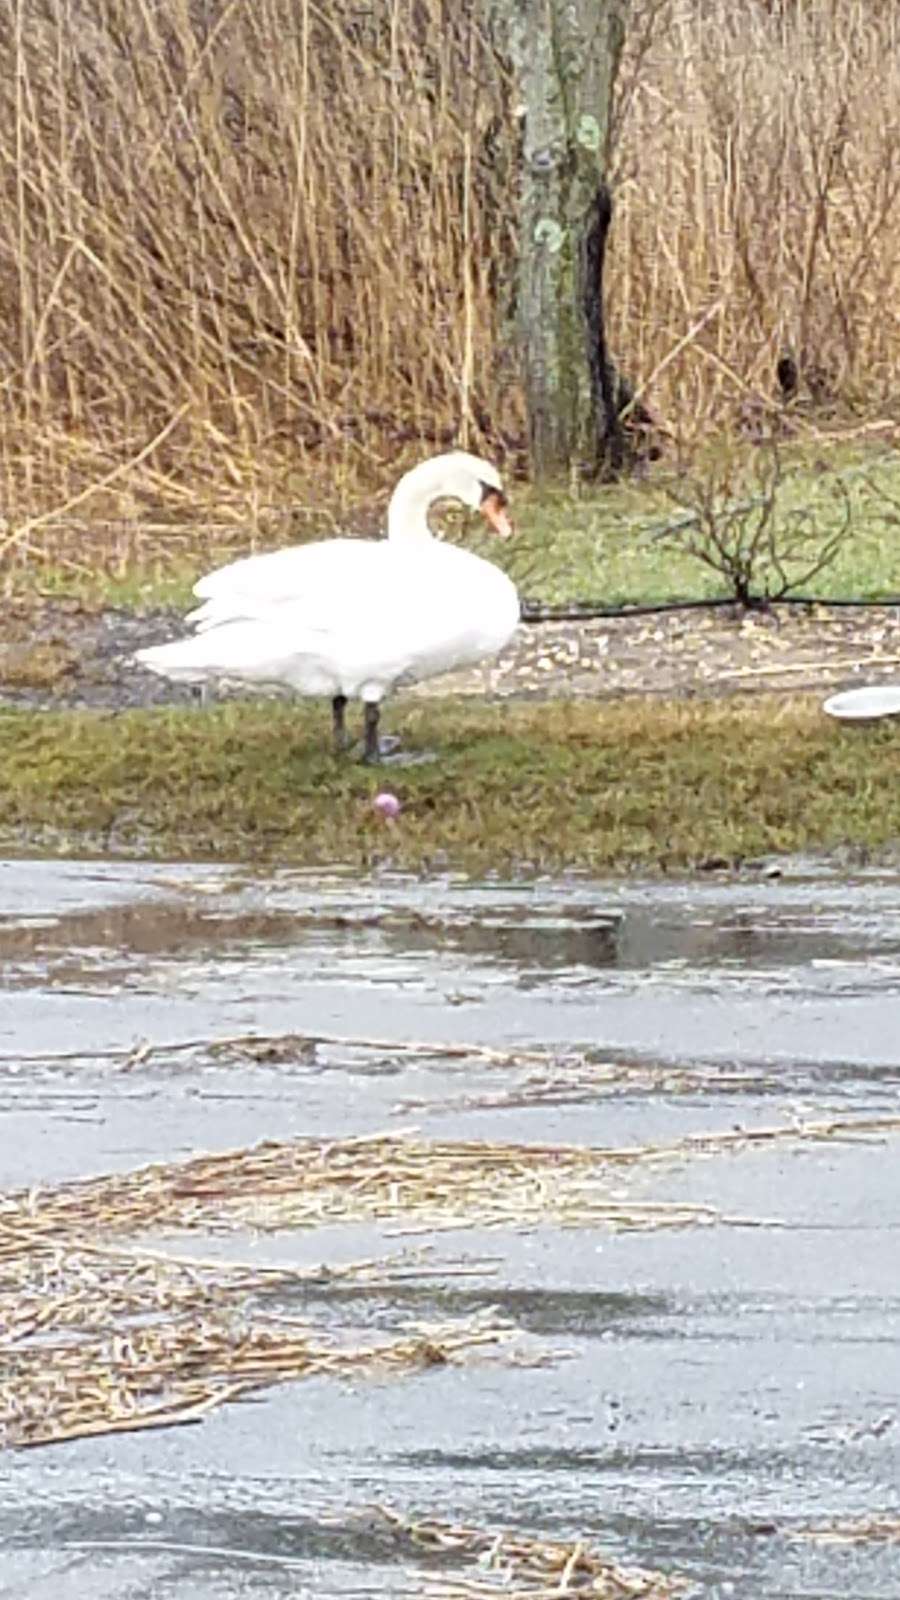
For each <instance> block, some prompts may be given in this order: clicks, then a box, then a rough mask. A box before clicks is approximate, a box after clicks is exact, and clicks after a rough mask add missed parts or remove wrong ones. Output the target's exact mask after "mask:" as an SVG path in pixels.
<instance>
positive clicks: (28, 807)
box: [0, 696, 900, 871]
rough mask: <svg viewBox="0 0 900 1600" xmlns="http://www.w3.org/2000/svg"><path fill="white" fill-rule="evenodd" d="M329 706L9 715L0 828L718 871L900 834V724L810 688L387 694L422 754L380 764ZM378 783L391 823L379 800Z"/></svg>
mask: <svg viewBox="0 0 900 1600" xmlns="http://www.w3.org/2000/svg"><path fill="white" fill-rule="evenodd" d="M326 722H327V716H326V713H325V712H324V711H323V709H322V708H321V707H319V706H309V705H303V706H300V707H295V706H289V705H285V704H266V703H252V702H251V703H236V702H235V703H231V704H227V705H223V706H221V707H217V708H216V709H214V710H212V711H208V712H203V713H201V712H194V711H183V710H180V711H161V712H128V713H112V714H101V713H97V714H94V713H67V712H41V713H30V712H21V713H19V712H7V713H5V714H0V818H2V825H0V839H2V841H3V843H4V845H5V846H6V848H17V847H21V846H22V845H23V844H27V845H28V846H29V847H30V848H33V847H36V846H37V847H42V848H48V849H57V850H59V849H61V850H69V851H71V850H81V851H83V850H84V849H86V848H99V849H102V850H104V851H108V852H110V851H111V852H113V853H115V852H117V851H121V852H134V851H139V852H140V853H141V854H143V855H148V854H149V855H153V854H156V855H162V856H168V857H170V858H173V859H174V858H179V857H180V858H184V857H188V858H194V859H197V858H200V857H203V856H212V857H219V858H222V859H229V860H242V859H254V860H259V859H271V858H273V857H274V858H276V859H278V860H280V861H281V860H283V861H293V862H304V863H309V864H310V865H319V864H322V863H329V862H330V863H334V862H344V863H347V864H350V865H354V866H360V867H368V868H371V867H373V866H376V865H379V864H384V863H389V864H391V865H394V866H396V867H399V868H408V869H412V870H418V869H422V868H431V869H434V868H435V867H441V866H443V867H446V866H447V865H448V864H450V865H454V866H460V867H465V868H468V869H471V870H473V871H478V870H485V869H487V868H518V869H524V870H529V869H531V870H534V869H538V868H540V869H543V868H548V869H549V868H555V869H558V868H560V867H567V866H568V867H584V868H586V869H590V870H594V871H596V870H604V871H609V870H614V871H628V870H634V869H640V870H642V871H647V870H652V871H672V870H683V869H684V868H686V867H691V866H697V865H706V866H716V865H718V866H721V867H728V866H729V865H732V864H734V863H735V862H739V861H745V860H748V859H751V860H752V859H755V858H758V857H760V856H763V855H768V854H771V853H774V852H779V853H780V852H796V851H829V850H835V849H842V848H844V847H850V848H852V849H854V850H856V851H873V850H890V849H892V848H896V845H897V841H898V840H900V787H898V785H897V782H896V763H897V729H896V727H894V726H892V725H891V724H890V723H881V724H875V725H872V726H867V727H865V726H860V727H853V728H849V729H845V728H840V727H836V726H835V725H834V724H833V723H832V722H831V721H829V719H827V718H826V717H824V716H823V715H822V713H821V710H820V708H819V706H818V704H817V703H811V702H810V701H809V700H806V701H804V700H802V699H795V700H788V699H785V698H771V699H769V698H765V697H761V696H760V697H754V698H753V699H749V700H746V701H740V700H731V701H727V702H725V701H717V702H703V703H699V702H698V703H694V704H690V703H688V704H672V703H666V702H656V701H654V702H652V703H646V702H642V701H635V700H632V701H623V702H621V703H618V704H613V705H604V706H597V705H593V704H590V703H586V702H582V703H577V704H567V703H564V702H554V703H553V704H539V705H533V704H532V705H528V704H525V705H523V704H514V703H506V704H503V705H499V706H498V705H482V704H479V705H473V704H466V703H462V704H459V703H452V702H445V701H438V700H435V701H429V702H427V703H424V702H423V703H419V704H415V705H414V704H412V703H410V702H407V703H406V704H402V705H401V704H399V703H398V704H396V705H393V706H392V707H391V708H390V709H389V711H388V713H387V716H386V725H387V727H388V728H389V729H390V728H397V729H398V730H402V734H403V738H404V743H405V744H406V745H407V746H408V747H409V748H411V749H412V750H415V749H416V748H417V747H419V748H421V747H423V746H424V747H425V748H426V749H431V750H433V751H434V752H435V753H436V754H437V757H438V759H437V760H436V761H434V762H432V763H431V764H427V765H422V766H419V767H409V768H403V769H398V770H391V769H384V770H382V771H378V770H375V771H371V770H369V769H367V768H365V767H362V766H360V765H359V764H358V763H357V762H355V761H354V760H352V759H349V758H348V759H344V760H335V759H334V757H333V756H332V755H331V754H330V752H329V748H328V729H327V727H326ZM385 785H387V786H388V787H390V788H392V789H393V790H394V792H395V793H396V794H397V795H398V797H399V798H400V800H401V803H402V806H403V811H402V814H401V816H400V819H399V822H398V823H397V825H396V826H393V827H391V826H388V825H386V824H385V823H384V822H383V821H382V819H381V818H380V817H379V816H378V815H377V814H376V813H375V812H374V811H373V808H372V799H373V797H374V795H375V794H376V793H377V792H378V790H379V789H381V788H384V787H385Z"/></svg>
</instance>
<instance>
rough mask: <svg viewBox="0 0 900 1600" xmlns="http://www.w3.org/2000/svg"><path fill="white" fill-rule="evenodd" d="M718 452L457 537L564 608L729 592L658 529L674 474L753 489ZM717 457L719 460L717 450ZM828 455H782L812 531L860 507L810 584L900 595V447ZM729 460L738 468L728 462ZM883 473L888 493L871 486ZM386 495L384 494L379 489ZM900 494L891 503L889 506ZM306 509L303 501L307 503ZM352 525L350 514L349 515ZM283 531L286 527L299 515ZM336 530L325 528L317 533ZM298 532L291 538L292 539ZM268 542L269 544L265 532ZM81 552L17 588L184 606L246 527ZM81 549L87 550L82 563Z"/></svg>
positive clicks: (552, 497) (456, 527) (668, 516)
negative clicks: (504, 526) (502, 529)
mask: <svg viewBox="0 0 900 1600" xmlns="http://www.w3.org/2000/svg"><path fill="white" fill-rule="evenodd" d="M717 448H718V447H712V446H711V447H710V450H709V451H708V454H707V459H706V460H705V461H703V460H701V461H700V463H699V464H698V465H696V466H695V467H693V468H692V469H691V471H690V472H688V473H687V474H686V476H685V477H683V478H679V479H677V480H676V479H675V478H674V477H673V476H672V474H671V469H670V468H666V470H665V471H663V470H660V469H657V470H656V471H655V472H654V474H653V475H652V476H651V478H650V479H649V480H648V481H647V482H645V483H637V482H632V483H624V484H616V485H610V486H608V487H606V488H602V489H597V490H592V491H591V492H589V493H586V494H584V495H583V496H581V497H578V498H576V497H573V496H572V495H570V494H567V493H564V492H561V491H554V492H553V493H548V492H544V493H538V492H536V491H534V490H531V489H528V488H526V487H522V486H514V487H513V509H514V513H515V517H516V521H517V524H518V529H519V531H518V536H517V538H516V539H515V540H514V541H511V542H510V543H509V544H508V545H503V546H501V545H499V544H498V542H497V541H496V540H493V539H491V538H489V537H488V536H486V535H485V534H483V533H482V532H481V531H480V528H481V524H480V519H478V518H474V519H471V520H470V521H469V523H468V525H467V526H466V527H465V529H463V528H462V526H461V519H460V518H458V517H456V518H453V517H451V518H450V519H449V523H450V536H451V537H463V538H465V541H466V543H467V544H468V545H469V547H470V548H472V549H475V550H478V551H479V552H480V553H481V554H483V555H486V556H488V557H489V559H491V560H493V561H498V562H500V563H501V564H502V565H504V566H505V567H506V568H507V569H508V570H509V572H510V574H511V575H512V577H513V578H514V579H515V580H516V582H517V584H518V586H519V588H520V592H521V593H522V595H523V596H524V597H526V598H529V599H541V600H545V601H549V602H555V603H560V602H563V601H566V600H595V601H600V602H602V603H603V604H606V605H610V606H616V605H622V604H629V603H630V604H640V603H656V602H663V601H672V600H682V599H686V600H691V599H694V600H696V599H708V598H714V597H717V596H721V595H724V594H726V593H727V592H728V591H727V585H726V584H725V583H724V581H723V580H722V579H721V578H720V577H718V576H717V575H716V574H715V573H713V572H711V571H710V570H709V569H708V568H707V567H705V566H704V565H703V564H702V563H701V562H699V561H698V560H697V559H696V558H694V557H692V556H691V555H689V554H687V553H686V552H685V551H684V550H682V549H679V548H678V547H677V542H676V543H673V542H672V540H671V539H665V538H663V537H661V534H662V531H663V530H664V529H665V528H666V527H667V525H671V524H672V522H673V521H675V520H676V519H677V518H678V517H679V516H681V515H683V512H682V510H681V509H680V508H679V506H678V505H676V504H675V503H674V502H673V500H672V499H671V498H670V496H669V495H668V494H667V492H666V487H665V485H666V481H667V476H668V481H669V482H670V483H671V484H672V486H673V488H675V489H676V490H677V492H678V493H679V494H681V495H685V494H686V495H687V497H688V498H689V499H690V497H691V493H692V490H691V484H692V482H693V483H694V484H696V483H698V482H701V481H702V480H704V479H705V478H707V477H708V476H709V475H710V473H715V474H716V475H717V477H718V479H719V480H722V479H729V480H730V481H729V483H728V491H729V494H730V496H731V497H732V498H743V497H744V496H745V495H752V494H753V492H754V487H755V482H754V479H755V474H756V473H758V471H759V468H760V465H761V463H762V462H763V460H764V458H763V456H761V455H760V454H759V452H756V453H754V452H753V451H750V450H748V449H746V448H744V449H743V451H742V452H737V453H735V452H734V451H732V452H731V455H730V456H729V454H728V447H727V446H725V445H724V444H723V445H722V446H721V450H720V455H719V456H717V453H716V451H717ZM720 457H721V459H720ZM821 457H822V451H821V450H819V451H814V450H812V449H810V447H808V446H807V447H805V448H803V449H801V448H799V447H794V448H793V449H792V450H791V451H789V452H786V454H785V462H784V466H783V478H782V483H781V486H780V490H779V494H780V498H781V503H782V504H783V506H784V508H785V509H790V508H792V507H797V506H808V507H810V509H811V511H812V515H813V519H814V526H815V528H816V530H817V531H818V530H821V534H822V537H823V539H825V538H827V537H828V535H829V533H830V532H831V531H832V530H833V529H834V527H835V524H836V521H837V519H838V518H839V516H840V515H841V502H840V501H839V499H838V498H837V497H836V495H835V481H836V479H838V478H840V479H841V480H843V481H844V482H845V484H846V487H847V490H848V493H849V495H850V500H851V506H852V524H851V527H850V530H849V532H848V534H847V536H846V538H845V539H844V541H843V543H842V544H841V547H840V549H839V551H838V553H837V557H836V559H835V560H834V561H833V563H832V564H831V565H830V566H829V567H828V569H827V570H826V571H824V572H822V573H821V574H819V575H818V576H817V577H816V578H815V579H814V580H813V581H812V582H811V584H810V585H809V586H808V587H809V588H810V589H811V590H812V591H814V592H815V593H816V594H817V595H820V596H822V597H823V598H826V599H844V598H854V599H870V600H871V599H886V598H891V597H895V596H897V595H898V594H900V455H897V456H895V455H894V454H886V453H885V452H884V451H883V450H877V451H876V450H874V449H868V450H862V449H858V448H857V449H855V450H846V449H845V450H843V451H842V452H837V451H834V450H833V451H832V452H831V453H830V454H828V455H827V457H826V458H825V459H821ZM726 460H727V461H728V462H730V464H731V470H730V472H726V471H724V470H723V466H722V462H723V461H726ZM872 482H877V483H878V484H879V485H881V487H882V488H883V489H884V490H885V491H886V493H887V495H888V496H889V497H890V499H884V498H879V496H878V495H877V494H875V493H874V492H873V489H872V487H871V483H872ZM384 498H385V500H386V496H385V497H384ZM892 501H896V509H895V508H894V507H893V506H892V504H891V502H892ZM302 509H303V508H298V510H302ZM348 520H349V522H350V524H351V525H352V521H353V519H352V516H351V515H350V514H349V513H348ZM313 525H314V524H313V523H311V521H310V517H309V516H308V515H304V516H299V515H298V517H297V518H295V519H294V526H295V529H296V530H299V529H300V528H306V529H307V530H309V528H310V527H311V526H313ZM281 526H283V527H285V528H287V529H290V526H291V519H290V518H282V520H281ZM327 532H328V529H327V528H325V527H324V526H323V528H322V533H323V534H327ZM297 536H298V534H297V531H295V532H294V533H293V534H290V533H289V532H288V534H287V535H286V537H287V538H288V539H290V538H292V537H293V538H296V537H297ZM264 542H265V541H264ZM77 544H78V560H77V562H73V563H71V564H67V563H66V561H65V560H63V559H59V560H56V559H52V558H50V557H49V556H48V560H47V561H46V562H45V563H32V564H31V565H29V566H27V567H21V568H18V569H14V570H11V572H10V574H9V579H8V581H9V583H10V584H11V586H12V587H13V589H14V590H15V591H16V592H19V593H22V592H29V591H31V592H33V591H34V589H35V587H39V588H40V589H41V590H42V591H43V592H44V593H46V594H51V595H70V596H75V597H77V598H80V599H82V600H86V601H88V602H90V603H102V604H114V605H123V606H128V607H132V608H137V609H141V608H143V607H147V606H150V605H162V604H171V605H176V606H186V605H187V602H188V598H189V595H190V590H191V586H192V584H193V582H194V581H195V580H196V578H197V577H198V576H199V575H200V573H202V572H206V571H209V570H210V569H211V568H212V567H214V566H216V565H218V564H219V563H221V562H223V561H227V560H232V559H234V558H235V557H236V556H237V555H239V554H243V553H245V552H246V549H247V547H248V539H247V537H246V536H245V535H244V534H243V533H242V531H241V530H240V529H238V530H236V531H235V533H234V534H233V535H230V536H228V537H227V538H226V536H225V535H224V534H223V533H222V531H221V527H220V528H219V531H218V532H217V533H216V534H215V535H214V536H211V535H210V534H209V533H208V532H207V530H206V528H205V527H204V526H203V525H202V524H200V523H198V525H197V526H196V530H192V529H191V528H187V529H185V528H181V529H179V530H177V539H176V540H175V542H174V543H172V544H171V545H169V544H167V543H166V540H165V537H164V536H162V537H161V538H160V537H157V538H156V539H155V541H148V540H146V539H144V537H143V536H142V534H141V531H140V528H139V526H138V527H136V529H135V532H134V537H133V539H132V542H131V544H130V545H128V546H126V547H123V548H121V549H119V550H118V551H117V552H116V553H115V555H114V557H113V555H112V554H111V553H108V554H109V558H108V559H107V555H106V554H105V553H104V544H103V537H102V534H97V533H92V532H91V530H90V528H89V527H88V528H86V529H85V530H84V532H83V534H81V535H79V537H78V541H77ZM85 552H89V558H87V559H86V556H85Z"/></svg>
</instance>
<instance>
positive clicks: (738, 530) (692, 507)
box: [657, 440, 853, 607]
mask: <svg viewBox="0 0 900 1600" xmlns="http://www.w3.org/2000/svg"><path fill="white" fill-rule="evenodd" d="M666 492H667V494H668V495H669V497H670V498H671V499H672V500H673V501H674V502H675V504H676V505H678V506H680V507H682V508H683V509H684V511H685V512H686V515H685V516H683V517H680V518H678V519H677V520H676V521H674V522H671V523H669V524H668V525H667V526H666V527H665V528H664V529H662V530H661V531H660V532H659V533H658V535H657V537H658V538H659V539H660V541H661V542H662V543H665V544H668V545H670V546H671V547H673V548H676V549H679V550H681V551H683V552H684V553H685V554H686V555H689V556H693V557H694V558H695V560H697V561H699V562H701V563H702V564H703V566H705V567H708V568H709V569H710V570H711V571H712V572H714V573H716V575H717V576H718V577H719V578H722V579H723V580H724V582H725V585H726V586H727V592H728V594H729V595H730V596H731V597H732V598H733V599H734V600H735V602H736V603H737V604H738V605H742V606H747V607H760V606H764V605H766V604H767V603H768V602H770V601H772V600H781V599H784V598H785V596H787V595H790V594H796V593H798V592H800V591H802V590H803V589H804V588H805V587H806V585H807V584H810V583H812V582H813V580H814V579H816V578H817V577H819V575H820V574H821V573H822V572H824V571H825V569H826V568H827V567H828V566H830V564H831V562H832V561H833V560H834V558H835V556H836V555H837V553H838V550H839V549H840V547H841V545H842V543H843V541H844V539H845V538H846V536H847V534H848V533H849V531H850V528H851V525H852V521H853V505H852V500H851V496H850V492H849V489H848V486H847V484H846V483H845V482H844V480H843V478H842V477H841V476H840V475H834V476H833V477H831V478H830V479H829V482H828V499H827V502H823V500H822V499H821V498H820V499H817V501H816V502H815V503H814V504H811V503H809V502H808V501H807V502H806V503H800V504H797V503H791V498H790V495H789V484H788V481H787V477H786V474H785V472H784V467H783V462H782V456H781V452H780V450H779V447H778V444H777V442H776V441H774V440H770V441H769V442H768V444H766V445H765V446H763V447H762V448H761V449H759V450H758V451H757V452H756V453H755V455H754V457H753V459H752V461H751V464H750V467H749V470H748V469H746V468H742V467H741V466H739V465H738V461H737V458H736V456H735V454H734V452H729V451H727V450H722V451H721V452H719V453H718V455H717V458H716V461H715V462H714V463H713V465H712V466H711V467H709V468H708V469H707V470H706V471H702V470H700V471H696V472H694V473H692V474H690V475H689V476H687V477H686V478H684V479H683V480H681V481H680V482H679V483H675V484H670V485H667V490H666ZM823 513H824V514H823Z"/></svg>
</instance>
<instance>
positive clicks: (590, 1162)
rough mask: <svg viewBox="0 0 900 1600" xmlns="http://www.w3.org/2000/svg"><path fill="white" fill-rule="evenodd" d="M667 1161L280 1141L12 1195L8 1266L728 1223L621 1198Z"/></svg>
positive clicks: (1, 1200)
mask: <svg viewBox="0 0 900 1600" xmlns="http://www.w3.org/2000/svg"><path fill="white" fill-rule="evenodd" d="M897 1120H898V1122H900V1119H897ZM661 1153H662V1152H660V1151H658V1150H656V1149H654V1147H647V1148H646V1149H644V1148H643V1147H635V1148H634V1149H625V1150H615V1149H610V1150H593V1149H589V1148H582V1147H579V1146H576V1145H531V1144H491V1143H488V1142H487V1141H484V1142H478V1141H474V1140H473V1141H470V1142H464V1141H462V1140H456V1141H453V1140H434V1141H428V1140H419V1139H414V1138H410V1137H408V1136H404V1135H402V1134H397V1135H387V1134H374V1135H371V1136H363V1137H360V1138H351V1139H296V1140H292V1141H290V1142H285V1143H276V1142H274V1141H270V1142H266V1143H263V1144H258V1145H255V1146H253V1147H252V1148H251V1149H245V1150H229V1151H225V1152H224V1153H223V1154H221V1155H203V1156H195V1157H193V1158H192V1159H190V1160H187V1161H181V1162H172V1163H167V1164H165V1165H154V1166H146V1167H138V1168H136V1169H135V1170H134V1171H132V1172H127V1173H122V1174H115V1173H113V1174H109V1175H108V1176H104V1177H101V1178H88V1179H84V1180H78V1181H76V1182H72V1183H66V1184H61V1185H59V1186H58V1187H57V1188H53V1189H32V1190H24V1191H19V1192H14V1193H8V1194H6V1195H0V1262H2V1261H3V1259H4V1258H5V1257H7V1256H9V1255H10V1254H13V1255H14V1254H16V1253H17V1252H18V1251H19V1250H20V1249H21V1248H22V1239H23V1233H24V1236H25V1237H26V1238H28V1239H30V1240H32V1241H34V1240H38V1239H41V1238H46V1239H47V1240H51V1239H53V1240H58V1239H60V1238H64V1237H65V1236H66V1234H67V1233H71V1234H73V1235H83V1234H84V1232H85V1230H87V1229H90V1228H92V1227H96V1228H101V1229H102V1230H103V1231H104V1235H105V1236H114V1235H116V1234H119V1235H122V1234H132V1235H133V1234H136V1233H138V1232H140V1231H141V1230H145V1229H149V1228H179V1229H182V1228H184V1229H192V1228H201V1229H210V1228H215V1229H220V1230H221V1229H225V1230H227V1229H234V1228H242V1227H252V1228H259V1229H263V1230H267V1231H272V1230H277V1229H282V1228H309V1227H317V1226H321V1225H323V1224H330V1223H342V1222H363V1221H382V1222H390V1223H392V1224H395V1225H397V1226H399V1227H401V1228H403V1229H405V1230H421V1229H432V1228H453V1227H471V1226H473V1225H476V1224H477V1225H483V1226H501V1225H505V1226H520V1227H526V1226H535V1225H537V1224H539V1223H541V1222H555V1223H559V1224H562V1225H571V1226H587V1225H591V1224H593V1225H600V1226H607V1227H612V1228H638V1229H649V1228H666V1227H675V1228H678V1227H689V1226H692V1225H696V1224H703V1223H705V1224H712V1223H716V1222H719V1221H721V1220H722V1218H721V1217H720V1215H719V1213H718V1212H717V1211H716V1210H715V1208H714V1207H712V1206H703V1205H689V1204H686V1203H679V1202H674V1203H671V1204H670V1203H665V1202H659V1203H653V1202H646V1203H645V1202H638V1201H630V1200H628V1199H625V1198H623V1197H622V1194H621V1191H620V1189H619V1187H618V1183H619V1181H620V1180H621V1176H622V1173H623V1171H624V1170H625V1169H626V1168H628V1167H631V1166H633V1165H635V1164H638V1163H641V1162H643V1161H646V1160H647V1159H654V1158H656V1157H658V1156H659V1155H660V1154H661ZM666 1153H667V1154H668V1153H671V1152H670V1151H667V1152H666Z"/></svg>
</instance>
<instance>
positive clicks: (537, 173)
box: [493, 0, 628, 480]
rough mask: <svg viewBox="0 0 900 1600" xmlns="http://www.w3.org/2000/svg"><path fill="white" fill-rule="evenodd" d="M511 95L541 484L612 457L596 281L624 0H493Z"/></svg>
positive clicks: (526, 362) (614, 442)
mask: <svg viewBox="0 0 900 1600" xmlns="http://www.w3.org/2000/svg"><path fill="white" fill-rule="evenodd" d="M493 9H494V16H495V21H499V20H500V19H501V18H502V21H503V24H504V27H505V40H504V45H505V48H506V50H507V51H508V52H509V54H510V55H511V57H512V61H513V66H514V69H515V72H516V76H517V79H518V85H519V92H520V97H521V107H522V114H523V117H524V126H523V149H522V190H521V220H520V245H519V274H518V335H519V341H520V347H521V352H522V359H523V371H524V379H525V391H526V400H527V407H528V419H529V435H530V446H531V456H532V465H533V470H534V473H535V476H536V477H537V478H538V479H539V480H540V479H545V478H548V477H551V476H558V475H560V474H562V473H571V472H572V471H573V470H574V471H577V470H579V469H586V470H588V471H596V470H597V468H598V467H599V465H600V464H601V458H602V457H603V456H604V455H605V456H607V457H608V458H609V459H610V460H611V463H612V458H614V457H615V455H616V454H617V453H619V454H621V428H620V426H619V423H618V410H617V406H616V399H615V387H616V383H615V376H614V374H613V372H612V369H611V367H610V364H609V362H608V360H607V357H606V350H605V345H604V341H603V320H602V304H601V298H600V296H601V282H600V274H601V273H602V264H603V249H604V245H605V239H606V230H607V228H608V225H609V217H610V202H609V194H608V191H607V189H606V186H605V181H604V180H605V169H606V161H607V152H608V144H609V125H610V101H611V97H612V90H613V84H614V81H615V75H616V69H617V66H618V62H619V57H620V54H621V48H622V41H623V38H624V28H625V17H626V14H627V10H628V0H494V7H493Z"/></svg>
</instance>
